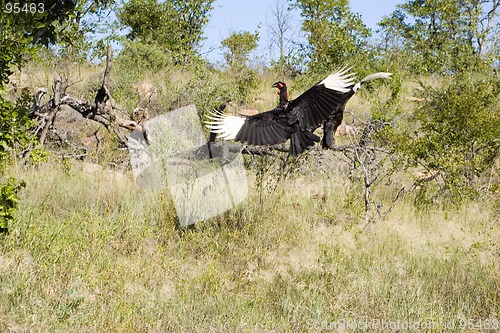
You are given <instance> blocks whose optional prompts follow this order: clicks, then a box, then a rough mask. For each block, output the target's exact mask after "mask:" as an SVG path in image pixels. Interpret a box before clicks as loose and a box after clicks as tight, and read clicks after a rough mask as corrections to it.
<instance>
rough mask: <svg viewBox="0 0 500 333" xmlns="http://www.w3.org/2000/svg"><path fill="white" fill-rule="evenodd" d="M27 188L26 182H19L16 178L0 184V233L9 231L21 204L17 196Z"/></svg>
mask: <svg viewBox="0 0 500 333" xmlns="http://www.w3.org/2000/svg"><path fill="white" fill-rule="evenodd" d="M25 186H26V183H25V182H24V181H21V182H18V181H17V180H16V179H15V178H7V180H6V181H5V182H4V183H0V233H5V232H7V231H8V228H7V227H8V223H9V222H10V221H11V220H12V219H13V218H14V216H13V214H14V212H15V211H16V209H17V205H18V203H19V197H18V195H17V194H18V192H19V190H21V189H22V188H23V187H25Z"/></svg>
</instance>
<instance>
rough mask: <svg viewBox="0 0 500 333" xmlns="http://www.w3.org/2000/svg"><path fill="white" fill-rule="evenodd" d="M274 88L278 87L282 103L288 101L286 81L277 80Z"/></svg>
mask: <svg viewBox="0 0 500 333" xmlns="http://www.w3.org/2000/svg"><path fill="white" fill-rule="evenodd" d="M273 88H278V95H280V103H283V102H288V96H289V93H288V89H287V87H286V83H285V82H281V81H278V82H275V83H273Z"/></svg>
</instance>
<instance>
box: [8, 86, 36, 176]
mask: <svg viewBox="0 0 500 333" xmlns="http://www.w3.org/2000/svg"><path fill="white" fill-rule="evenodd" d="M31 101H32V96H30V95H29V93H28V92H27V91H23V93H22V95H21V96H20V98H19V99H18V100H17V101H16V103H12V102H10V101H8V100H6V99H5V98H4V96H3V95H2V94H0V168H1V165H2V164H4V163H5V162H6V158H7V157H8V156H9V155H10V154H12V152H13V151H14V149H19V150H22V149H24V148H26V147H27V146H28V145H29V144H30V143H32V142H34V140H35V138H34V136H33V135H32V134H31V133H30V131H29V129H30V128H31V126H32V125H33V121H32V120H31V118H30V117H29V106H30V103H31Z"/></svg>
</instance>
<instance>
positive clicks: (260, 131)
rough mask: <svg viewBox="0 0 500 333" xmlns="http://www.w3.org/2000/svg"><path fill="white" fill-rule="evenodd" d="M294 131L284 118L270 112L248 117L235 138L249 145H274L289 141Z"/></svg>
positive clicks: (274, 112) (273, 111)
mask: <svg viewBox="0 0 500 333" xmlns="http://www.w3.org/2000/svg"><path fill="white" fill-rule="evenodd" d="M294 131H295V129H294V127H292V126H290V125H288V121H287V120H286V118H284V117H282V116H281V117H280V114H279V113H278V112H276V111H275V110H271V111H267V112H262V113H259V114H256V115H254V116H251V117H248V118H247V120H246V121H245V123H244V124H243V126H242V127H241V130H240V132H239V133H238V135H237V136H236V141H241V142H247V143H248V144H251V145H275V144H278V143H281V142H285V141H286V140H288V139H290V137H291V136H292V134H293V132H294Z"/></svg>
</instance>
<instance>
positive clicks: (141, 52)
mask: <svg viewBox="0 0 500 333" xmlns="http://www.w3.org/2000/svg"><path fill="white" fill-rule="evenodd" d="M124 46H125V47H124V49H123V51H122V52H120V55H119V56H118V59H117V63H119V66H124V67H125V68H128V69H129V70H130V69H134V70H144V69H147V70H152V71H157V70H161V69H163V68H165V67H167V66H168V65H171V64H172V63H173V60H172V58H171V57H170V56H169V54H168V53H165V51H164V50H163V48H162V47H161V46H159V45H158V44H148V43H144V42H141V41H139V40H133V41H125V42H124Z"/></svg>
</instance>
